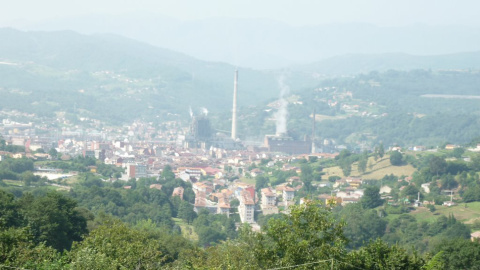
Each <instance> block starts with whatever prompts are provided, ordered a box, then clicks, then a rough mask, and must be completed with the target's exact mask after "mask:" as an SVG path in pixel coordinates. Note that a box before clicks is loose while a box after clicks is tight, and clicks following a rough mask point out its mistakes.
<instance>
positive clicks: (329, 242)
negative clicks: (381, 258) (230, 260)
mask: <svg viewBox="0 0 480 270" xmlns="http://www.w3.org/2000/svg"><path fill="white" fill-rule="evenodd" d="M343 228H344V223H342V222H340V223H339V222H337V221H336V220H335V219H334V218H333V215H332V213H331V212H330V210H329V209H327V208H325V207H324V206H322V205H320V204H319V202H317V201H311V202H307V203H306V204H303V205H296V206H293V207H291V208H290V215H284V216H283V218H279V219H270V220H269V221H268V224H267V226H266V228H265V229H264V231H263V232H262V233H254V234H253V237H251V238H244V240H245V241H249V244H250V245H251V252H252V255H253V256H254V257H255V261H256V262H257V264H258V266H259V267H261V268H275V267H286V266H293V265H299V264H305V263H310V262H316V261H319V260H327V259H331V258H334V259H340V258H342V257H343V256H344V255H345V243H346V238H345V236H344V234H343Z"/></svg>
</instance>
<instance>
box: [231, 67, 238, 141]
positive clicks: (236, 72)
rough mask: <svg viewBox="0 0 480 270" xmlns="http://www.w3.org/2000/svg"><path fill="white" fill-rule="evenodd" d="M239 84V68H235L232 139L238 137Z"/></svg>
mask: <svg viewBox="0 0 480 270" xmlns="http://www.w3.org/2000/svg"><path fill="white" fill-rule="evenodd" d="M237 85H238V70H235V77H234V79H233V110H232V139H233V140H236V139H237Z"/></svg>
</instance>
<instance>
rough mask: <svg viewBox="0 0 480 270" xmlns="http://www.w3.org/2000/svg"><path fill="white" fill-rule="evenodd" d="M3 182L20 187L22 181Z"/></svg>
mask: <svg viewBox="0 0 480 270" xmlns="http://www.w3.org/2000/svg"><path fill="white" fill-rule="evenodd" d="M3 182H4V183H5V184H7V185H9V186H15V187H22V186H23V182H22V181H19V180H3Z"/></svg>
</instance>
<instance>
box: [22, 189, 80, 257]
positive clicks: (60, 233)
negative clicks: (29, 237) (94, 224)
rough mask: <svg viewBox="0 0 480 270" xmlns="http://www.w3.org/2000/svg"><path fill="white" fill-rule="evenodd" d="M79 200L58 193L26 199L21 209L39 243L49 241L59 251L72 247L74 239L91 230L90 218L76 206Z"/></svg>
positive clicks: (77, 239)
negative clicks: (89, 226) (88, 221)
mask: <svg viewBox="0 0 480 270" xmlns="http://www.w3.org/2000/svg"><path fill="white" fill-rule="evenodd" d="M76 206H77V203H76V202H75V201H74V200H72V199H71V198H68V197H65V196H64V195H62V194H60V193H58V192H49V193H47V195H46V196H43V197H38V198H35V199H34V200H33V201H31V199H26V200H24V201H23V204H21V212H22V214H23V215H24V216H25V220H26V222H27V225H28V226H29V227H30V228H31V232H32V234H33V236H34V238H35V240H36V242H37V243H41V242H45V243H46V244H47V245H48V246H51V247H53V248H55V249H57V250H59V251H62V250H64V249H70V247H71V245H72V242H73V241H80V240H82V236H83V235H84V234H86V233H87V221H86V219H85V217H83V216H82V215H81V214H80V213H79V212H78V211H77V209H76Z"/></svg>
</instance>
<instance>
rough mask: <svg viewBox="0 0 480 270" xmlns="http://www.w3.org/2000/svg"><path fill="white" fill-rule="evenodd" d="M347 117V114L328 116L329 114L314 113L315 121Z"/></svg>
mask: <svg viewBox="0 0 480 270" xmlns="http://www.w3.org/2000/svg"><path fill="white" fill-rule="evenodd" d="M347 117H348V116H347V115H338V116H330V115H323V114H317V115H315V121H316V122H321V121H325V120H342V119H346V118H347Z"/></svg>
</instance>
